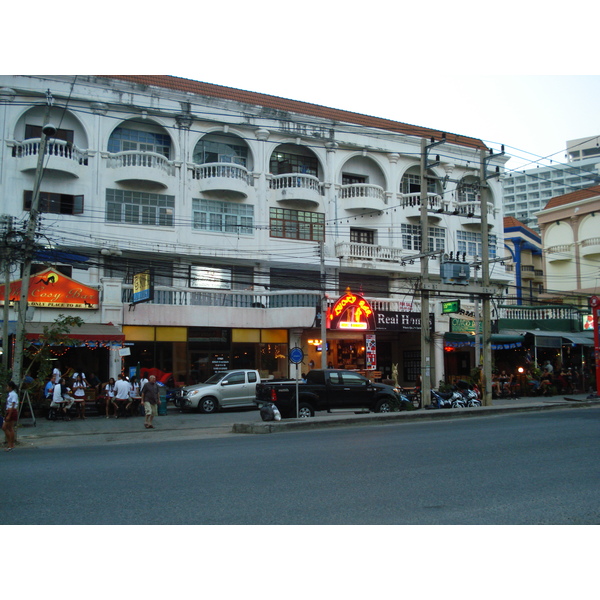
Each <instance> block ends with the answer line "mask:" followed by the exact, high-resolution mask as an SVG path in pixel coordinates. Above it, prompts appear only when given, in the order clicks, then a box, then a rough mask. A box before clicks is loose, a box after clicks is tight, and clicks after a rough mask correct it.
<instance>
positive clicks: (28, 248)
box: [12, 117, 56, 385]
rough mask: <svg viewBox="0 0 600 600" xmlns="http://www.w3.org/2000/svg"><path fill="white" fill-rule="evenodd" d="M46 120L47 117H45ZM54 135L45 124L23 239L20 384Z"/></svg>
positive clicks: (16, 372)
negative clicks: (46, 171) (42, 201)
mask: <svg viewBox="0 0 600 600" xmlns="http://www.w3.org/2000/svg"><path fill="white" fill-rule="evenodd" d="M46 120H47V117H46ZM54 135H56V127H54V125H50V124H48V123H47V122H46V123H45V124H44V126H43V127H42V137H41V138H40V147H39V150H38V162H37V168H36V171H35V181H34V185H33V195H32V197H31V208H30V211H29V222H28V223H27V228H26V230H25V236H24V239H23V251H24V258H23V276H22V279H21V297H20V300H19V306H18V309H17V331H16V336H15V356H14V362H13V369H12V379H13V381H14V382H15V383H16V384H17V385H20V384H21V371H22V370H23V349H24V347H25V319H26V315H27V298H28V296H29V278H30V277H31V263H32V261H33V254H34V249H35V232H36V230H37V225H38V216H39V205H40V187H41V184H42V177H43V174H44V159H45V158H46V145H47V142H48V138H49V137H54Z"/></svg>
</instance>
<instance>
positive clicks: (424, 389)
mask: <svg viewBox="0 0 600 600" xmlns="http://www.w3.org/2000/svg"><path fill="white" fill-rule="evenodd" d="M427 200H428V198H427V140H426V139H424V138H423V139H422V140H421V255H422V256H421V406H422V407H424V406H427V405H428V404H430V403H431V402H430V397H431V352H430V349H429V343H430V341H431V339H430V337H429V335H430V333H429V291H428V290H426V289H424V285H425V284H426V283H427V282H428V280H429V255H428V251H429V223H428V219H427Z"/></svg>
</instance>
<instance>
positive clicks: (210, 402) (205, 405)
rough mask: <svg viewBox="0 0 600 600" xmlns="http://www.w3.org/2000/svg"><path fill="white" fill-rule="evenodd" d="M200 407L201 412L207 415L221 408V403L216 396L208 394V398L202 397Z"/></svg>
mask: <svg viewBox="0 0 600 600" xmlns="http://www.w3.org/2000/svg"><path fill="white" fill-rule="evenodd" d="M198 408H199V409H200V412H202V413H204V414H205V415H210V414H212V413H216V412H217V411H218V410H219V403H218V402H217V399H216V398H213V397H212V396H207V397H206V398H202V400H200V404H198Z"/></svg>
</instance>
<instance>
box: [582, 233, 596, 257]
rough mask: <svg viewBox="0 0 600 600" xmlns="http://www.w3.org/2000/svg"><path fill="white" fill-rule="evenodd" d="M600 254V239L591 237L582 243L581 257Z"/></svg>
mask: <svg viewBox="0 0 600 600" xmlns="http://www.w3.org/2000/svg"><path fill="white" fill-rule="evenodd" d="M590 254H600V237H591V238H587V239H585V240H582V241H581V255H582V256H589V255H590Z"/></svg>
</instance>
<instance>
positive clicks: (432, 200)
mask: <svg viewBox="0 0 600 600" xmlns="http://www.w3.org/2000/svg"><path fill="white" fill-rule="evenodd" d="M400 206H401V207H402V209H403V211H404V216H405V217H409V218H410V217H415V218H419V217H420V216H421V192H416V193H414V194H401V196H400ZM449 207H450V203H449V202H446V201H445V200H444V199H443V198H442V196H440V195H438V194H433V193H430V192H428V193H427V210H428V211H438V210H439V211H448V209H449ZM429 216H433V215H431V214H429Z"/></svg>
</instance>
